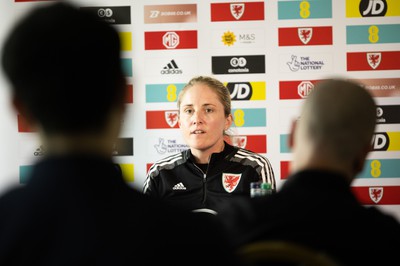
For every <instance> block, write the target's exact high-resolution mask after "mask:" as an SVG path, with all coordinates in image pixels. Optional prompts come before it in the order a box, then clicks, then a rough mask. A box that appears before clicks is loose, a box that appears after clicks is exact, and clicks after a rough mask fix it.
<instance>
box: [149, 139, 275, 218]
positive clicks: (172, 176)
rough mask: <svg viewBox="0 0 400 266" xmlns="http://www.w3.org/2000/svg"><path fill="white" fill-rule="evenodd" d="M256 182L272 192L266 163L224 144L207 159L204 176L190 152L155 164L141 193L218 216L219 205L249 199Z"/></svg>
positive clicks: (269, 169)
mask: <svg viewBox="0 0 400 266" xmlns="http://www.w3.org/2000/svg"><path fill="white" fill-rule="evenodd" d="M258 181H262V182H268V183H270V184H271V185H272V188H273V189H274V190H275V189H276V184H275V177H274V172H273V169H272V167H271V164H270V162H269V161H268V159H267V158H265V157H264V156H261V155H259V154H257V153H254V152H252V151H249V150H246V149H242V148H238V147H235V146H232V145H229V144H228V143H226V142H225V148H224V150H223V151H222V152H220V153H213V154H212V155H211V158H210V160H209V164H208V169H207V171H206V172H204V171H202V170H201V169H200V168H199V167H198V166H197V165H196V164H195V163H194V157H193V155H192V153H191V152H190V149H188V150H185V151H183V152H180V153H177V154H174V155H171V156H168V157H166V158H164V159H161V160H159V161H157V162H155V163H154V164H153V166H152V167H151V168H150V169H149V171H148V173H147V178H146V181H145V182H144V185H143V193H144V194H147V195H150V196H152V197H156V198H159V199H162V200H165V201H166V202H167V203H169V204H172V205H174V206H177V207H180V208H183V209H184V210H189V211H192V210H197V209H200V210H208V211H209V210H211V212H214V211H215V212H217V213H218V211H219V206H220V205H221V203H223V202H227V201H229V200H231V199H232V198H234V197H238V196H245V197H250V183H251V182H258ZM225 206H226V205H225ZM214 214H215V213H214Z"/></svg>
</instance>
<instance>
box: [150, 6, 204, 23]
mask: <svg viewBox="0 0 400 266" xmlns="http://www.w3.org/2000/svg"><path fill="white" fill-rule="evenodd" d="M188 22H197V5H196V4H181V5H179V4H176V5H145V6H144V23H145V24H151V23H188Z"/></svg>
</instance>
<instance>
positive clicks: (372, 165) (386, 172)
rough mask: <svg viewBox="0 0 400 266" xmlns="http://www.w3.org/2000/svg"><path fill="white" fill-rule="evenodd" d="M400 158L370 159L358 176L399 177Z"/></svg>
mask: <svg viewBox="0 0 400 266" xmlns="http://www.w3.org/2000/svg"><path fill="white" fill-rule="evenodd" d="M399 177H400V159H368V160H366V161H365V165H364V169H363V171H362V172H361V173H360V174H358V175H357V178H399Z"/></svg>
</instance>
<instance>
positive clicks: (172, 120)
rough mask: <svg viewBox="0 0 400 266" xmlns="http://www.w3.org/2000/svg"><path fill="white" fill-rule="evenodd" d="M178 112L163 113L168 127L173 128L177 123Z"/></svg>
mask: <svg viewBox="0 0 400 266" xmlns="http://www.w3.org/2000/svg"><path fill="white" fill-rule="evenodd" d="M178 117H179V113H178V111H165V121H166V122H167V124H168V125H169V126H170V127H174V126H175V125H176V124H177V123H178Z"/></svg>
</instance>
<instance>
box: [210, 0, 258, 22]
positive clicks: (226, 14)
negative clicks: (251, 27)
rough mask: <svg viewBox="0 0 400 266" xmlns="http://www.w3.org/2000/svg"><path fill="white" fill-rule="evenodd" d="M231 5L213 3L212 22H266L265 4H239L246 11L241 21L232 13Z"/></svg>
mask: <svg viewBox="0 0 400 266" xmlns="http://www.w3.org/2000/svg"><path fill="white" fill-rule="evenodd" d="M231 4H235V3H212V4H211V21H237V20H264V2H247V3H237V4H244V11H243V14H242V16H241V17H240V18H239V19H236V18H235V17H234V16H233V15H232V13H231Z"/></svg>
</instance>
